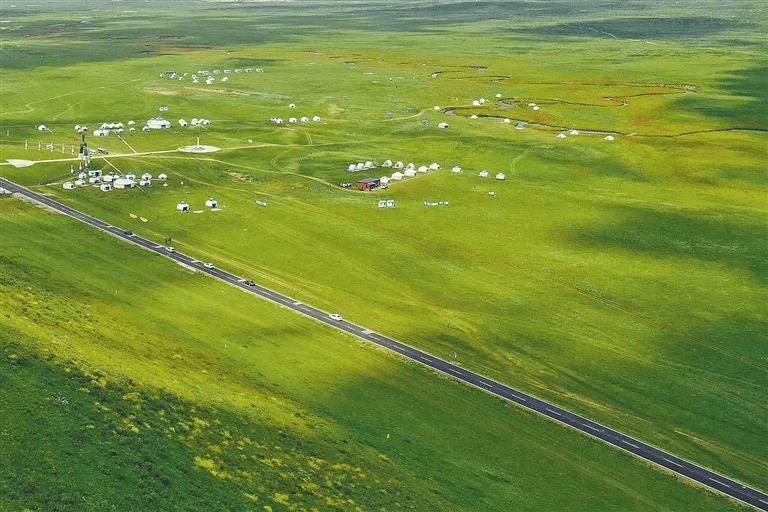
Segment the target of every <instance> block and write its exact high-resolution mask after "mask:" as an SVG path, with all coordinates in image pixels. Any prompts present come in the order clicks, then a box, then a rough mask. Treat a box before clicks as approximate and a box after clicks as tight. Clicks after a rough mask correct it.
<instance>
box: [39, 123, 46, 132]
mask: <svg viewBox="0 0 768 512" xmlns="http://www.w3.org/2000/svg"><path fill="white" fill-rule="evenodd" d="M37 129H38V130H40V131H41V132H44V131H45V130H47V129H48V128H46V127H45V125H44V124H41V125H40V126H38V127H37Z"/></svg>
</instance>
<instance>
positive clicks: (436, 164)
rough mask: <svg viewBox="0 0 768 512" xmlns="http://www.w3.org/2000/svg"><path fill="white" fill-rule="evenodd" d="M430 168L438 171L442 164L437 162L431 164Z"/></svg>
mask: <svg viewBox="0 0 768 512" xmlns="http://www.w3.org/2000/svg"><path fill="white" fill-rule="evenodd" d="M429 168H430V169H431V170H433V171H437V170H439V169H440V164H439V163H437V162H432V163H431V164H429Z"/></svg>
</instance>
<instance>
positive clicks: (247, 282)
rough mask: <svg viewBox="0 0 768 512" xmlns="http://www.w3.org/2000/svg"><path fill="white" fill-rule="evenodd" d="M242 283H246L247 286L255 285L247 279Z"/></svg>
mask: <svg viewBox="0 0 768 512" xmlns="http://www.w3.org/2000/svg"><path fill="white" fill-rule="evenodd" d="M243 283H245V284H247V285H248V286H256V283H254V282H253V281H251V280H250V279H248V280H247V281H243Z"/></svg>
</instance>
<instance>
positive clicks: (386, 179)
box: [379, 176, 390, 185]
mask: <svg viewBox="0 0 768 512" xmlns="http://www.w3.org/2000/svg"><path fill="white" fill-rule="evenodd" d="M389 181H390V179H389V176H382V177H381V180H380V181H379V182H380V183H381V184H382V185H387V184H389Z"/></svg>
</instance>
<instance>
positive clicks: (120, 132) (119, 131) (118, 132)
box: [115, 128, 125, 135]
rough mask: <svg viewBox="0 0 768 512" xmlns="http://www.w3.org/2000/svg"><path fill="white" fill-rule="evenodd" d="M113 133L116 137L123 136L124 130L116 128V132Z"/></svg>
mask: <svg viewBox="0 0 768 512" xmlns="http://www.w3.org/2000/svg"><path fill="white" fill-rule="evenodd" d="M115 133H116V134H117V135H123V134H125V130H123V129H122V128H118V129H117V130H115Z"/></svg>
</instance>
